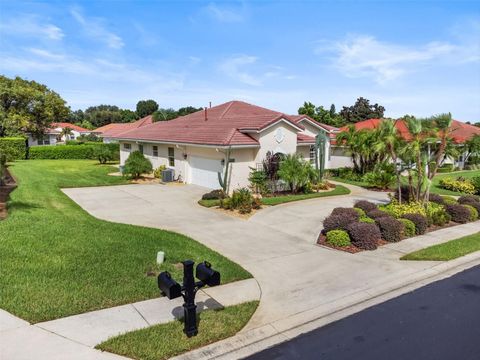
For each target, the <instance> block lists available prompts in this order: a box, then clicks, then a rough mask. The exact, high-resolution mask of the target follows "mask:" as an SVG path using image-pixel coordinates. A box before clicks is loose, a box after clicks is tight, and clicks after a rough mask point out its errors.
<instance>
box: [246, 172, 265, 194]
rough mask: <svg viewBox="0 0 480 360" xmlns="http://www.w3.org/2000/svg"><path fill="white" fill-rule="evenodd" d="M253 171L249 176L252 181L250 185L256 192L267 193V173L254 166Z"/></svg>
mask: <svg viewBox="0 0 480 360" xmlns="http://www.w3.org/2000/svg"><path fill="white" fill-rule="evenodd" d="M250 170H251V172H250V175H249V176H248V181H250V187H251V188H252V191H253V192H255V193H256V194H265V193H267V192H268V184H267V180H268V178H267V174H266V173H265V171H264V170H256V169H254V168H250Z"/></svg>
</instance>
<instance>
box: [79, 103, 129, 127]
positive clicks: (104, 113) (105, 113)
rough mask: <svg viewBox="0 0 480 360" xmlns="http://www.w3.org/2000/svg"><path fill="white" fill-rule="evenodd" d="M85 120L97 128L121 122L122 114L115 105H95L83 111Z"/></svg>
mask: <svg viewBox="0 0 480 360" xmlns="http://www.w3.org/2000/svg"><path fill="white" fill-rule="evenodd" d="M85 118H86V120H87V121H89V122H90V123H91V124H92V125H93V126H95V128H97V127H100V126H104V125H107V124H110V123H120V122H122V113H121V111H120V109H119V108H118V106H115V105H97V106H90V107H89V108H87V109H86V110H85Z"/></svg>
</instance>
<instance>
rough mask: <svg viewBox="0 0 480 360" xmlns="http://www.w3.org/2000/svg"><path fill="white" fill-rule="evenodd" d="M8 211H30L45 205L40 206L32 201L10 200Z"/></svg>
mask: <svg viewBox="0 0 480 360" xmlns="http://www.w3.org/2000/svg"><path fill="white" fill-rule="evenodd" d="M7 208H8V212H10V213H11V212H13V211H15V210H24V211H27V212H28V211H30V210H34V209H44V207H43V206H40V205H38V204H35V203H31V202H25V201H10V202H8V204H7Z"/></svg>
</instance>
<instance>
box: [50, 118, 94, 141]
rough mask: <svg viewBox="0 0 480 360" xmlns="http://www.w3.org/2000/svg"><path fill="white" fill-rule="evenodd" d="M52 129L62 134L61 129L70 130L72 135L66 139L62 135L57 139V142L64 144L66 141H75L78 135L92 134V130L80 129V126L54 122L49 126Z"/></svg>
mask: <svg viewBox="0 0 480 360" xmlns="http://www.w3.org/2000/svg"><path fill="white" fill-rule="evenodd" d="M50 127H51V128H52V129H54V130H57V131H58V132H59V133H61V132H62V130H63V129H65V128H69V129H70V130H72V134H71V135H69V136H68V139H66V136H65V135H62V136H61V137H59V139H57V142H65V141H66V140H75V139H76V138H77V137H79V136H80V135H89V134H91V133H92V130H88V129H85V128H82V127H81V126H77V125H75V124H70V123H66V122H54V123H52V125H51V126H50Z"/></svg>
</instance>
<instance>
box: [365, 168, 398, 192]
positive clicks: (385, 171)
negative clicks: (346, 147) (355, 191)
mask: <svg viewBox="0 0 480 360" xmlns="http://www.w3.org/2000/svg"><path fill="white" fill-rule="evenodd" d="M363 181H365V182H366V183H367V184H368V185H369V186H371V187H374V188H377V189H382V190H386V189H389V188H390V187H391V186H392V185H393V184H394V183H395V181H396V176H395V170H394V168H393V164H392V165H381V166H378V167H377V168H376V169H375V170H374V171H372V172H369V173H366V174H365V175H364V176H363Z"/></svg>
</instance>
